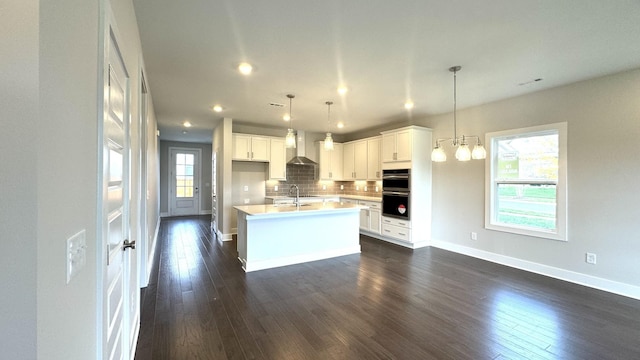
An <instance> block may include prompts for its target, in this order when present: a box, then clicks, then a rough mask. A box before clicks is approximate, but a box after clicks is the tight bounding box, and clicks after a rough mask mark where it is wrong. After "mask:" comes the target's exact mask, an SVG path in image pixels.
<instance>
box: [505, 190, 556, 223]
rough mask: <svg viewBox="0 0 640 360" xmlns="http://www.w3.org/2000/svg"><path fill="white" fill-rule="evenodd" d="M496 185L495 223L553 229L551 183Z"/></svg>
mask: <svg viewBox="0 0 640 360" xmlns="http://www.w3.org/2000/svg"><path fill="white" fill-rule="evenodd" d="M497 185H498V196H497V200H496V209H497V212H496V213H495V214H496V217H497V219H496V221H497V223H499V224H501V225H509V226H517V227H523V228H530V229H534V230H539V231H554V230H556V186H555V185H530V184H497Z"/></svg>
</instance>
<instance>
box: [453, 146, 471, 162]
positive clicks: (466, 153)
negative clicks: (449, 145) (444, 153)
mask: <svg viewBox="0 0 640 360" xmlns="http://www.w3.org/2000/svg"><path fill="white" fill-rule="evenodd" d="M456 159H458V161H469V160H471V150H469V145H467V144H465V143H462V144H460V146H458V149H457V150H456Z"/></svg>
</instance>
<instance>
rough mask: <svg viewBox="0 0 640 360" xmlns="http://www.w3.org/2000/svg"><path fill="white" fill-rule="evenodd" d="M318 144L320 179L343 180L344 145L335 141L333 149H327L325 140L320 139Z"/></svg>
mask: <svg viewBox="0 0 640 360" xmlns="http://www.w3.org/2000/svg"><path fill="white" fill-rule="evenodd" d="M317 145H318V159H319V160H318V162H319V167H320V180H342V171H343V168H342V167H343V145H342V144H340V143H333V150H326V149H325V148H324V141H318V142H317Z"/></svg>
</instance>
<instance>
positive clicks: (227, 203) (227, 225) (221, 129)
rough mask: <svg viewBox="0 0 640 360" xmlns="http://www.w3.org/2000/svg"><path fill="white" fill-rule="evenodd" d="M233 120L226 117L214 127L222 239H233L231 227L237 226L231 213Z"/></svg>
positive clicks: (218, 213)
mask: <svg viewBox="0 0 640 360" xmlns="http://www.w3.org/2000/svg"><path fill="white" fill-rule="evenodd" d="M232 122H233V120H232V119H230V118H224V119H222V121H220V122H219V123H218V125H217V126H216V127H215V129H213V144H212V149H213V152H215V153H216V154H217V164H216V167H217V168H216V186H217V189H216V194H217V209H216V213H217V216H218V219H217V226H218V228H217V229H214V230H215V231H217V232H218V234H220V235H222V237H223V239H222V240H231V233H232V231H231V228H232V226H235V224H233V225H232V223H231V216H230V215H229V214H230V212H231V211H235V210H233V205H232V201H233V200H232V190H231V188H232V186H231V182H232V180H231V178H232V175H233V174H232V172H233V169H232V162H231V157H232V139H231V138H232V135H231V134H232V133H231V127H232V125H231V124H232Z"/></svg>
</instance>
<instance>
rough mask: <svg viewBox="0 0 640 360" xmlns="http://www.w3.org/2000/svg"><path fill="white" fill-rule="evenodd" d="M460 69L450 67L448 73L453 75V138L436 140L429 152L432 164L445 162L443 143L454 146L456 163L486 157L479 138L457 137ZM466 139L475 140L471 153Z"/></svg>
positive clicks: (458, 67) (471, 136) (473, 136)
mask: <svg viewBox="0 0 640 360" xmlns="http://www.w3.org/2000/svg"><path fill="white" fill-rule="evenodd" d="M460 69H462V67H461V66H452V67H450V68H449V71H451V72H452V73H453V138H446V139H437V140H436V146H435V147H434V148H433V151H432V152H431V160H432V161H434V162H443V161H446V160H447V154H446V153H445V152H444V149H442V147H441V144H442V143H444V142H449V141H451V144H452V145H453V146H456V147H457V149H456V159H458V161H469V160H471V159H477V160H480V159H485V158H486V157H487V151H486V150H485V148H484V146H482V142H480V137H479V136H476V135H461V136H458V128H457V126H458V121H457V118H456V110H457V109H456V96H457V91H456V90H457V89H456V85H457V84H456V73H457V72H458V71H460ZM468 138H475V139H476V145H475V146H474V147H473V151H471V150H469V143H468V142H467V139H468Z"/></svg>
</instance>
